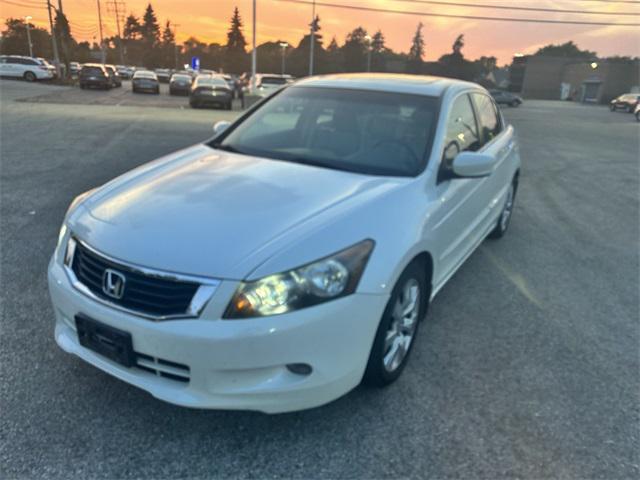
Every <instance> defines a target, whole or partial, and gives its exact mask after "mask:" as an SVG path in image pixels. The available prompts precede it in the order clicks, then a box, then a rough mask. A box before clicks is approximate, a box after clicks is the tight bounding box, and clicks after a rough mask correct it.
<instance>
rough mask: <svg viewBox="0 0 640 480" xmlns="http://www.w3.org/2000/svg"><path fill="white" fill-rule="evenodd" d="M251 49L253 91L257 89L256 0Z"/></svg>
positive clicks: (254, 0)
mask: <svg viewBox="0 0 640 480" xmlns="http://www.w3.org/2000/svg"><path fill="white" fill-rule="evenodd" d="M252 47H253V49H252V50H251V93H254V92H255V90H256V63H257V62H256V60H257V58H256V54H257V52H256V0H253V40H252Z"/></svg>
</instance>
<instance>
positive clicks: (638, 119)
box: [636, 112, 640, 122]
mask: <svg viewBox="0 0 640 480" xmlns="http://www.w3.org/2000/svg"><path fill="white" fill-rule="evenodd" d="M636 122H640V112H636Z"/></svg>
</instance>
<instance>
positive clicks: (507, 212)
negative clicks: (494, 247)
mask: <svg viewBox="0 0 640 480" xmlns="http://www.w3.org/2000/svg"><path fill="white" fill-rule="evenodd" d="M517 189H518V183H517V181H516V180H515V179H514V180H513V181H512V182H511V185H509V190H508V191H507V198H506V199H505V201H504V205H503V206H502V212H500V217H498V224H497V225H496V228H494V229H493V230H492V232H491V233H490V234H489V237H491V238H502V237H504V234H505V233H507V229H508V228H509V223H510V222H511V216H512V214H513V205H514V203H515V200H516V191H517Z"/></svg>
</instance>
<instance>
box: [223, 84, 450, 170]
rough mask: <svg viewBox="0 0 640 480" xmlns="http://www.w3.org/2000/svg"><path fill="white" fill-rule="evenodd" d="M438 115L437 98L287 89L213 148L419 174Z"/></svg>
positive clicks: (348, 167)
mask: <svg viewBox="0 0 640 480" xmlns="http://www.w3.org/2000/svg"><path fill="white" fill-rule="evenodd" d="M437 115H438V99H437V98H435V97H426V96H421V95H409V94H401V93H390V92H375V91H363V90H351V89H349V90H347V89H336V88H318V87H290V88H288V89H286V90H283V91H282V92H281V93H280V94H278V95H276V96H274V97H272V98H271V100H269V101H267V102H266V103H265V104H264V105H263V106H262V107H260V108H259V109H258V110H256V111H255V112H254V113H253V114H251V115H250V116H249V117H247V118H246V119H245V120H244V121H243V122H242V123H240V124H239V125H237V126H235V127H234V128H233V129H232V130H230V131H229V133H228V134H226V135H223V139H222V140H221V141H216V140H214V142H213V143H212V144H211V146H212V147H214V148H220V149H225V150H229V151H234V152H237V153H241V154H242V153H244V154H248V155H255V156H260V157H266V158H272V159H276V160H285V161H290V162H295V163H302V164H310V165H317V166H320V167H326V168H333V169H337V170H346V171H352V172H357V173H365V174H372V175H391V176H416V175H418V174H419V173H420V172H421V171H422V170H423V169H424V167H425V163H426V159H427V157H428V154H429V152H430V151H431V142H432V136H433V135H432V134H433V129H434V127H435V123H436V121H437Z"/></svg>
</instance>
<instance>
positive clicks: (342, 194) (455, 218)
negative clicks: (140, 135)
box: [49, 74, 520, 413]
mask: <svg viewBox="0 0 640 480" xmlns="http://www.w3.org/2000/svg"><path fill="white" fill-rule="evenodd" d="M519 168H520V158H519V150H518V146H517V142H516V136H515V133H514V129H513V127H511V126H510V125H507V124H506V123H505V121H504V119H503V118H502V115H501V113H500V111H499V109H498V108H497V107H496V104H495V102H494V100H493V99H492V98H491V96H490V95H489V94H488V92H487V91H486V90H484V89H483V88H481V87H480V86H478V85H475V84H472V83H466V82H461V81H456V80H451V79H440V78H429V77H421V76H403V75H371V74H354V75H332V76H327V77H316V78H309V79H306V80H302V81H300V82H298V83H297V84H295V85H292V86H290V87H287V88H284V89H282V90H281V91H279V92H277V93H275V94H274V95H272V96H271V97H270V98H269V99H267V100H266V101H264V102H263V103H262V104H261V105H260V106H259V107H258V108H257V109H256V110H254V111H253V112H251V113H250V114H249V115H248V116H246V117H241V118H240V119H239V120H237V121H236V122H235V123H233V124H231V125H229V124H227V123H218V124H216V126H215V136H214V138H213V139H212V140H210V141H208V142H205V143H203V144H200V145H195V146H193V147H190V148H187V149H185V150H181V151H179V152H176V153H174V154H171V155H168V156H166V157H164V158H161V159H159V160H157V161H155V162H152V163H149V164H147V165H145V166H142V167H140V168H138V169H135V170H133V171H131V172H129V173H127V174H125V175H123V176H122V177H119V178H117V179H115V180H113V181H111V182H109V183H107V184H106V185H103V186H102V187H99V188H97V189H94V190H92V191H89V192H87V193H85V194H82V195H80V196H79V197H77V198H76V199H75V200H74V201H73V202H72V204H71V206H70V207H69V210H68V212H67V215H66V217H65V219H64V224H63V226H62V229H61V231H60V236H59V241H58V245H57V248H56V250H55V253H54V255H53V258H52V259H51V263H50V265H49V288H50V293H51V297H52V300H53V305H54V312H55V316H56V327H55V339H56V341H57V343H58V345H60V347H62V348H63V349H64V350H65V351H67V352H70V353H73V354H75V355H77V356H78V357H80V358H82V359H83V360H85V361H87V362H89V363H90V364H92V365H95V366H96V367H98V368H100V369H102V370H104V371H105V372H108V373H110V374H112V375H114V376H115V377H118V378H120V379H121V380H124V381H126V382H129V383H131V384H133V385H136V386H138V387H140V388H142V389H144V390H146V391H148V392H150V393H151V394H152V395H153V396H155V397H157V398H159V399H162V400H165V401H168V402H171V403H175V404H178V405H184V406H189V407H197V408H220V409H250V410H260V411H263V412H270V413H274V412H284V411H291V410H297V409H304V408H309V407H314V406H318V405H322V404H324V403H327V402H329V401H331V400H334V399H336V398H337V397H339V396H341V395H343V394H345V393H346V392H348V391H349V390H351V389H352V388H354V387H355V386H356V385H358V384H359V383H360V382H361V381H363V379H364V380H365V381H366V382H368V383H369V384H373V385H378V386H383V385H387V384H389V383H391V382H393V381H394V380H396V379H397V378H398V377H399V376H400V374H401V372H402V370H403V368H404V367H405V365H406V364H407V360H408V358H409V353H410V351H411V348H412V346H413V345H414V343H415V341H416V334H417V332H418V327H419V324H420V321H421V320H422V319H423V318H424V317H425V315H426V312H427V305H428V303H429V301H430V300H431V299H432V298H433V297H434V296H435V295H436V294H437V293H438V291H439V290H440V289H441V288H442V287H443V285H444V284H445V283H446V281H447V280H448V279H449V278H450V277H451V276H452V275H453V274H454V272H455V271H456V270H457V269H458V268H459V267H460V265H461V264H462V263H463V262H464V261H465V259H466V258H467V257H469V255H471V254H472V253H473V251H474V250H475V249H476V247H478V245H479V244H480V243H481V242H482V241H483V240H484V239H485V237H487V236H492V237H496V238H499V237H501V236H503V235H504V234H505V232H506V231H507V227H508V226H509V221H510V219H511V215H512V212H513V205H514V198H515V194H516V191H517V186H518V175H519ZM460 301H461V302H463V301H464V299H461V300H460ZM421 368H428V366H423V367H421Z"/></svg>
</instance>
